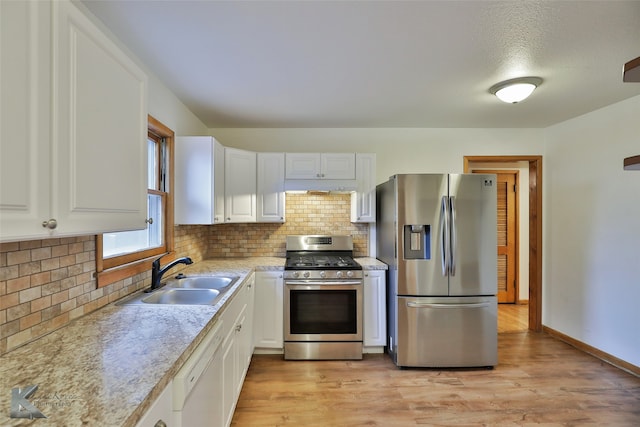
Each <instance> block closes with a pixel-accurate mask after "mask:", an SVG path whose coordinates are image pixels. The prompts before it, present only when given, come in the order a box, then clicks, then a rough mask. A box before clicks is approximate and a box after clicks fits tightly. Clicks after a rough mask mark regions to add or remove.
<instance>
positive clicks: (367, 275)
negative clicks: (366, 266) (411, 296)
mask: <svg viewBox="0 0 640 427" xmlns="http://www.w3.org/2000/svg"><path fill="white" fill-rule="evenodd" d="M386 284H387V281H386V272H385V270H366V271H365V272H364V295H363V296H364V310H363V311H364V346H365V347H375V346H384V345H386V337H387V311H386V310H387V294H386V288H387V285H386Z"/></svg>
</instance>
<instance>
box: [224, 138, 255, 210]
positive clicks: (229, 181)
mask: <svg viewBox="0 0 640 427" xmlns="http://www.w3.org/2000/svg"><path fill="white" fill-rule="evenodd" d="M256 176H257V175H256V153H255V152H253V151H246V150H239V149H237V148H229V147H225V149H224V192H225V202H224V211H225V222H256V217H257V215H256V189H257V184H256Z"/></svg>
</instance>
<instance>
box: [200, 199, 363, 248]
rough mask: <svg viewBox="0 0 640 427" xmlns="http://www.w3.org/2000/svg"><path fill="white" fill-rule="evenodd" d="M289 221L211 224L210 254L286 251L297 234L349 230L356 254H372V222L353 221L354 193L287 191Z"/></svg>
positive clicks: (287, 218) (287, 217)
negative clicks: (288, 239) (288, 241)
mask: <svg viewBox="0 0 640 427" xmlns="http://www.w3.org/2000/svg"><path fill="white" fill-rule="evenodd" d="M285 212H286V218H285V219H286V222H284V223H278V224H265V223H262V224H220V225H216V226H213V227H211V234H210V235H209V242H210V244H209V257H211V258H217V257H247V256H281V257H283V256H284V255H285V237H286V236H287V235H295V234H349V235H351V236H353V245H354V254H355V256H367V255H368V254H369V224H357V223H351V195H349V194H323V193H318V194H295V193H287V195H286V209H285Z"/></svg>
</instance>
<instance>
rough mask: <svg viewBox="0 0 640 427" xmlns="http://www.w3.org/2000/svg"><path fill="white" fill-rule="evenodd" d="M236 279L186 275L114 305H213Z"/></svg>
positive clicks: (233, 277)
mask: <svg viewBox="0 0 640 427" xmlns="http://www.w3.org/2000/svg"><path fill="white" fill-rule="evenodd" d="M238 279H239V277H238V276H187V277H182V278H177V279H172V280H169V281H168V282H167V283H166V284H165V285H164V286H163V287H161V288H160V289H157V290H155V291H153V292H151V293H146V292H137V293H135V294H133V295H131V296H129V297H126V298H124V299H123V300H121V301H119V302H117V303H116V305H135V304H175V305H179V304H188V305H215V304H216V303H217V302H218V301H219V300H220V298H222V297H223V296H224V295H225V294H226V292H227V291H228V290H229V289H231V287H232V286H233V284H234V283H236V282H237V281H238Z"/></svg>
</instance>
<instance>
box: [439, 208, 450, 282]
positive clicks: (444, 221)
mask: <svg viewBox="0 0 640 427" xmlns="http://www.w3.org/2000/svg"><path fill="white" fill-rule="evenodd" d="M447 199H448V197H447V196H442V202H441V203H440V221H441V225H442V227H440V252H441V253H442V275H443V276H446V275H447V274H448V273H449V251H450V249H449V209H448V207H447V205H448V204H449V203H448V200H447Z"/></svg>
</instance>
